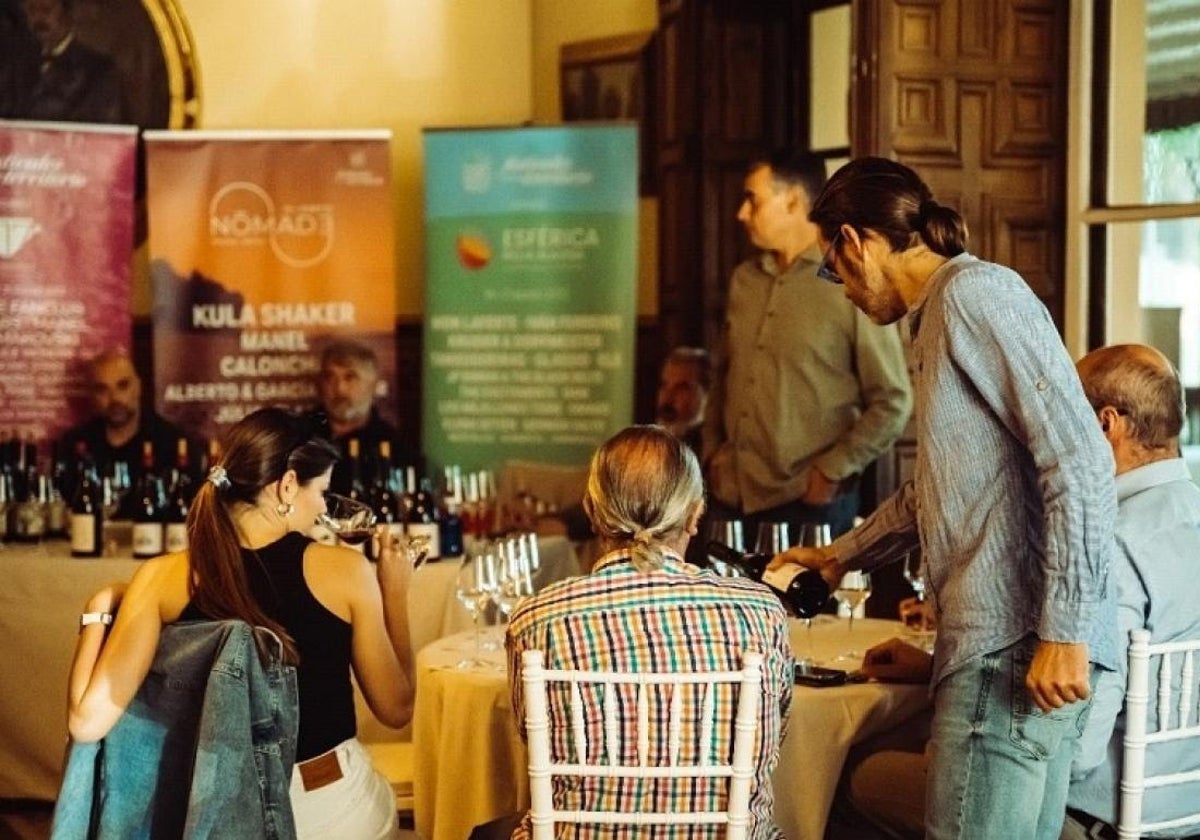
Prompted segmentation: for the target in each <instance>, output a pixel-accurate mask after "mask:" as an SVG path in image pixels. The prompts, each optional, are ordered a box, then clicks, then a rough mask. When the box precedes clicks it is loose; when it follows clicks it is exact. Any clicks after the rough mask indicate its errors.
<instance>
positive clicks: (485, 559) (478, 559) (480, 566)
mask: <svg viewBox="0 0 1200 840" xmlns="http://www.w3.org/2000/svg"><path fill="white" fill-rule="evenodd" d="M494 565H495V558H494V556H492V555H491V554H490V553H483V554H480V553H469V554H467V555H466V556H465V557H463V560H462V563H461V564H460V565H459V567H458V574H457V576H456V577H455V579H454V595H455V597H457V598H458V601H459V603H460V604H462V605H463V606H464V607H466V609H467V612H469V613H470V614H471V623H472V624H473V625H474V627H475V650H474V655H473V656H471V657H469V658H466V659H462V660H460V661H459V663H458V665H457V666H456V667H458V668H461V669H464V670H465V669H471V670H478V669H480V668H487V667H488V664H487V663H486V662H484V661H483V658H482V652H483V640H482V639H481V638H480V630H479V617H480V615H481V614H482V613H483V611H484V610H485V609H487V606H488V604H489V603H491V600H492V581H491V568H494ZM489 567H491V568H489Z"/></svg>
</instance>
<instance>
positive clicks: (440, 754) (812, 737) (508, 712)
mask: <svg viewBox="0 0 1200 840" xmlns="http://www.w3.org/2000/svg"><path fill="white" fill-rule="evenodd" d="M854 627H855V629H854V634H853V636H850V635H849V634H848V633H847V625H846V622H845V621H839V620H836V619H833V618H832V617H828V616H823V617H822V618H820V619H818V620H817V621H816V622H815V623H814V626H813V629H812V649H813V654H814V656H815V657H816V658H817V659H818V660H819V661H820V660H826V661H827V660H830V659H832V658H833V657H834V656H836V655H837V654H838V653H839V652H841V651H843V650H846V649H848V648H850V647H854V648H857V649H858V650H862V649H865V648H867V647H870V646H871V645H873V644H875V643H877V642H880V641H883V640H884V639H887V638H890V637H891V636H894V635H898V634H899V632H900V631H901V629H902V625H901V624H900V623H899V622H895V621H882V620H879V619H859V620H857V621H855V625H854ZM496 638H497V637H496V635H495V634H494V633H493V634H492V639H493V640H495V639H496ZM792 648H793V650H795V651H796V652H797V653H798V654H799V655H802V656H803V655H807V653H808V649H809V648H808V638H807V636H806V630H805V628H804V625H803V623H802V622H799V621H796V622H793V626H792ZM472 655H473V646H472V634H471V633H469V632H468V633H460V634H457V635H454V636H449V637H447V638H444V639H440V640H438V641H437V642H434V643H433V644H431V645H429V646H427V647H426V648H425V649H423V650H422V651H421V652H420V654H419V655H418V657H417V708H416V714H415V716H414V718H413V745H414V752H415V763H416V766H415V775H414V779H413V795H414V808H413V814H414V817H415V821H416V828H417V831H418V832H419V833H420V834H421V836H422V837H424V838H426V840H462V838H464V837H466V836H467V835H468V834H469V833H470V831H471V829H472V828H473V827H474V826H476V825H479V824H481V823H484V822H487V821H488V820H491V819H495V818H496V817H499V816H502V815H504V814H509V813H513V812H516V811H518V810H523V809H525V808H527V807H528V806H529V783H528V769H527V766H526V762H527V759H526V753H525V746H524V744H523V743H522V741H521V740H520V737H519V736H518V735H517V729H516V724H515V722H514V721H513V717H512V703H511V701H510V696H509V693H508V680H507V676H506V674H505V671H504V653H503V650H502V649H499V648H497V649H494V650H491V651H485V652H484V654H483V657H482V658H483V659H484V660H485V661H487V662H489V663H490V665H491V667H489V668H487V669H471V670H463V669H458V668H455V665H456V663H458V662H459V661H460V660H462V659H464V658H467V657H470V656H472ZM925 705H926V689H925V687H924V686H912V685H907V686H902V685H883V684H880V683H864V684H853V685H845V686H839V687H836V688H804V687H801V686H797V687H796V691H795V694H794V696H793V699H792V708H791V713H790V719H789V722H788V731H787V735H786V736H785V737H784V741H783V744H782V745H781V746H780V750H779V766H778V767H777V768H776V771H775V776H774V785H775V799H776V806H775V817H776V820H777V821H778V823H779V826H780V828H782V829H783V832H784V835H785V836H786V837H788V838H789V840H821V837H822V836H823V834H824V831H825V822H826V820H827V818H828V815H829V807H830V805H831V804H832V802H833V795H834V791H835V790H836V787H837V781H838V776H839V774H840V773H841V769H842V764H843V763H844V762H845V759H846V753H847V751H848V750H849V749H850V746H851V745H852V744H854V743H855V742H857V741H860V740H862V739H863V738H866V737H869V736H871V735H874V734H876V733H878V732H881V731H883V730H885V729H887V728H889V727H891V726H895V725H897V724H899V723H901V722H903V721H904V720H906V719H907V718H909V717H911V716H912V715H914V714H916V713H917V712H918V711H920V710H921V709H922V708H924V707H925Z"/></svg>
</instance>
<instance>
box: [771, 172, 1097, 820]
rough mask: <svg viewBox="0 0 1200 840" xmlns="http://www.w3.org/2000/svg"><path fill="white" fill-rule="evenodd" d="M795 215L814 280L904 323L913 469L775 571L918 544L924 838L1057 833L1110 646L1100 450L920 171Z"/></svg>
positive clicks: (1068, 378) (1047, 322)
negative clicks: (925, 630) (817, 268)
mask: <svg viewBox="0 0 1200 840" xmlns="http://www.w3.org/2000/svg"><path fill="white" fill-rule="evenodd" d="M810 218H811V219H812V221H813V222H814V223H815V224H817V225H818V226H819V228H820V238H821V241H822V244H824V245H826V248H827V250H826V255H825V262H826V271H825V272H823V273H831V274H832V275H833V276H836V277H837V278H838V279H840V280H842V281H843V282H844V286H842V285H835V284H830V286H831V287H832V288H841V289H844V290H845V294H846V296H847V297H849V299H850V300H851V301H853V302H854V304H855V305H856V306H857V307H858V308H859V309H861V310H862V311H863V312H864V313H866V314H867V316H868V317H870V318H871V320H873V321H874V322H875V323H877V324H891V323H895V322H896V321H898V320H899V319H900V318H902V317H907V321H908V325H909V330H910V333H911V335H912V355H913V383H914V394H915V398H916V409H915V413H916V429H917V435H916V439H917V447H916V463H915V465H914V470H913V478H912V480H911V481H909V482H907V483H906V484H905V485H904V486H903V487H902V488H901V489H900V490H899V492H897V493H896V494H895V495H893V496H892V497H891V498H890V499H887V500H886V501H884V502H883V503H882V504H881V505H880V506H879V508H878V509H877V510H876V511H875V512H874V513H873V514H872V515H871V516H870V517H869V518H868V519H867V520H866V521H865V522H864V523H863V524H862V525H861V526H860V527H858V528H855V529H854V530H853V531H851V532H850V533H848V534H846V535H845V536H843V537H842V538H841V539H838V540H836V541H835V542H834V543H833V544H832V545H830V546H827V547H825V548H810V549H791V550H790V551H788V552H787V553H786V554H785V555H782V556H780V557H778V558H776V559H775V561H773V565H779V564H782V563H783V562H795V563H800V564H803V565H806V566H809V567H814V568H819V569H820V571H821V574H822V575H823V576H824V577H825V579H826V580H827V581H829V582H831V583H836V582H837V581H838V580H840V579H841V576H842V575H843V574H845V573H846V572H848V571H851V570H854V569H863V570H867V571H869V570H872V569H875V568H877V567H879V566H881V565H883V564H884V563H887V562H890V561H892V560H898V559H900V558H901V557H904V556H905V555H906V554H907V553H908V552H909V551H912V550H913V549H915V548H917V547H918V546H919V547H920V549H921V553H922V557H923V558H924V561H925V567H926V570H927V581H928V584H929V591H930V593H931V594H932V597H933V600H934V603H935V605H936V608H937V617H938V636H937V642H936V646H935V648H934V655H933V662H932V669H931V674H930V683H931V685H932V694H933V720H932V723H931V727H930V745H929V756H930V762H929V784H928V790H927V794H926V803H927V807H926V825H925V836H926V837H928V838H931V839H932V840H945V838H958V839H959V840H967V838H971V840H974V838H993V837H1013V838H1017V837H1019V838H1023V839H1025V838H1027V839H1028V840H1056V838H1057V837H1058V833H1059V829H1060V828H1061V827H1062V820H1063V813H1064V810H1065V807H1066V796H1067V784H1068V781H1069V774H1070V766H1071V758H1072V751H1073V747H1074V745H1075V743H1076V741H1077V739H1078V735H1079V731H1080V729H1081V728H1082V726H1083V723H1084V721H1085V720H1086V719H1087V714H1088V710H1089V708H1090V700H1091V686H1092V682H1093V680H1094V679H1096V670H1097V669H1109V670H1111V669H1113V668H1115V667H1116V665H1117V659H1118V656H1117V651H1116V636H1117V625H1116V603H1115V601H1114V600H1113V599H1112V593H1111V591H1110V590H1109V588H1108V581H1109V575H1108V567H1109V555H1110V553H1111V547H1112V534H1113V521H1114V518H1115V516H1116V492H1115V490H1114V486H1113V456H1112V451H1111V450H1110V448H1109V447H1108V445H1107V444H1106V442H1105V440H1104V437H1103V435H1102V434H1101V431H1100V426H1099V424H1098V423H1097V422H1096V415H1095V412H1094V411H1093V410H1092V407H1091V406H1090V405H1089V404H1088V401H1087V399H1086V398H1085V397H1084V393H1083V388H1082V387H1081V385H1080V382H1079V377H1078V376H1076V374H1075V370H1074V368H1073V366H1072V364H1071V359H1070V357H1069V356H1068V355H1067V353H1066V350H1065V348H1064V347H1063V344H1062V339H1061V338H1060V337H1059V335H1058V332H1057V330H1056V329H1055V326H1054V323H1053V321H1051V319H1050V315H1049V313H1048V312H1047V311H1046V308H1045V306H1043V305H1042V303H1041V302H1040V301H1039V300H1038V299H1037V297H1036V296H1035V295H1034V294H1033V292H1032V291H1031V290H1030V288H1029V286H1028V285H1027V284H1026V283H1025V281H1024V280H1022V278H1021V277H1020V276H1019V275H1017V273H1016V272H1014V271H1012V270H1011V269H1008V268H1005V267H1004V266H1001V265H997V264H995V263H989V262H985V261H983V260H980V259H977V258H975V257H974V256H972V255H971V254H969V253H968V252H967V250H966V246H967V228H966V223H965V222H964V221H963V219H962V217H961V216H960V215H959V214H958V212H957V211H955V210H954V209H953V208H951V207H946V206H944V205H942V204H939V203H938V202H937V201H935V200H934V198H933V195H932V193H931V192H930V189H929V187H928V185H926V184H925V183H924V182H923V181H922V180H921V178H920V176H918V175H917V173H915V172H914V171H913V170H911V169H909V168H908V167H907V166H904V165H903V164H900V163H897V162H896V161H893V160H887V159H885V158H878V157H866V158H859V159H857V160H853V161H851V162H850V163H848V164H846V165H845V166H844V167H842V168H841V169H840V170H838V172H837V173H835V174H834V176H833V177H832V178H830V179H829V183H828V184H827V185H826V186H825V189H824V190H822V192H821V194H820V196H818V198H817V200H816V201H815V202H814V204H813V209H812V212H811V214H810ZM872 664H873V665H883V664H886V663H884V662H881V661H879V657H878V656H876V657H874V658H873V661H872Z"/></svg>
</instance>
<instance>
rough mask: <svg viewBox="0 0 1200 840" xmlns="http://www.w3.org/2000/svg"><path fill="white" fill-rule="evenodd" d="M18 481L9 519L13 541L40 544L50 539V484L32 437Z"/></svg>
mask: <svg viewBox="0 0 1200 840" xmlns="http://www.w3.org/2000/svg"><path fill="white" fill-rule="evenodd" d="M18 464H19V466H20V470H19V471H18V474H17V477H18V478H20V479H22V480H21V481H20V483H19V484H18V485H17V502H16V506H15V507H14V508H12V509H11V511H10V515H9V517H8V536H9V539H12V540H15V541H17V542H37V541H38V540H40V539H42V537H44V536H46V503H47V502H48V499H47V489H48V485H49V482H48V481H46V480H45V476H43V475H42V473H41V471H40V470H38V463H37V445H36V444H35V443H33V441H32V436H31V437H30V439H29V440H28V442H26V443H23V444H21V452H20V455H19V460H18Z"/></svg>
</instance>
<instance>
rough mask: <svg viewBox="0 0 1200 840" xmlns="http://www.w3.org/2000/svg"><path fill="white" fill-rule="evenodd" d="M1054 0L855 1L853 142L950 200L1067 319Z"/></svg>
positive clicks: (1057, 315)
mask: <svg viewBox="0 0 1200 840" xmlns="http://www.w3.org/2000/svg"><path fill="white" fill-rule="evenodd" d="M1068 14H1069V4H1068V3H1065V2H1062V0H856V2H855V4H854V20H855V33H854V44H855V56H854V59H853V60H854V76H853V80H854V83H853V84H852V86H851V89H852V104H851V108H852V113H853V117H852V122H853V126H852V142H853V149H854V154H855V155H865V154H875V155H883V156H885V157H892V158H895V159H896V160H899V161H901V162H903V163H905V164H907V165H909V166H911V167H913V168H914V169H916V170H917V171H918V172H919V173H920V174H921V176H922V177H923V178H924V179H925V181H926V183H928V184H929V185H930V187H932V189H933V191H934V195H935V196H936V197H937V198H938V200H939V201H942V202H943V203H945V204H949V205H951V206H954V207H956V208H957V209H958V210H959V212H961V213H962V214H963V217H964V218H965V219H966V221H967V226H968V229H969V230H970V250H971V252H972V253H973V254H975V255H976V256H978V257H981V258H983V259H988V260H992V261H994V262H998V263H1002V264H1004V265H1007V266H1010V267H1011V268H1013V269H1015V270H1016V271H1017V272H1019V273H1020V274H1021V276H1022V277H1024V278H1025V280H1026V282H1028V283H1029V285H1030V286H1031V287H1032V288H1033V290H1034V292H1035V293H1036V294H1037V295H1038V297H1039V298H1041V299H1042V301H1043V302H1044V303H1045V304H1046V306H1047V307H1048V308H1049V310H1050V313H1051V315H1052V316H1053V317H1054V320H1055V323H1057V324H1058V325H1059V328H1060V329H1061V328H1062V319H1063V305H1064V291H1063V273H1064V254H1063V249H1064V225H1065V186H1064V185H1065V180H1066V179H1065V164H1066V160H1065V158H1066V111H1067V59H1068V56H1067V48H1068V43H1067V39H1068V26H1067V24H1068Z"/></svg>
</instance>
